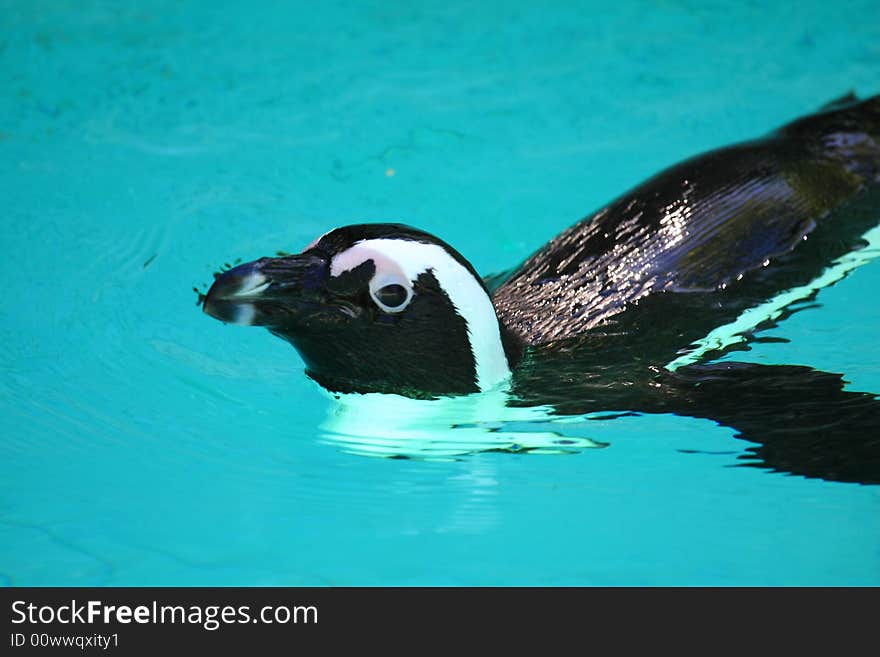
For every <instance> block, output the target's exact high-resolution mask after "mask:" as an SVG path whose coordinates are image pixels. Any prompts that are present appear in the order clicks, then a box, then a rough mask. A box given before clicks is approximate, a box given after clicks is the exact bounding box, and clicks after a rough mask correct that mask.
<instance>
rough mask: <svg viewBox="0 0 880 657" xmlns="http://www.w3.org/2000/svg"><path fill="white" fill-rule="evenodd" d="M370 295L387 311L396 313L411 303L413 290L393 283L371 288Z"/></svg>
mask: <svg viewBox="0 0 880 657" xmlns="http://www.w3.org/2000/svg"><path fill="white" fill-rule="evenodd" d="M370 295H371V296H372V297H373V301H375V302H376V305H377V306H379V308H381V309H382V310H384V311H385V312H389V313H396V312H400V311H401V310H403V309H404V308H405V307H406V305H407V303H409V300H410V298H411V297H412V291H411V290H410V289H409V288H406V287H404V286H403V285H399V284H398V283H391V284H389V285H383V286H382V287H380V288H377V289H372V288H370Z"/></svg>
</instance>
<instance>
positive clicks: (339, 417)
mask: <svg viewBox="0 0 880 657" xmlns="http://www.w3.org/2000/svg"><path fill="white" fill-rule="evenodd" d="M508 400H509V395H508V393H507V392H506V391H505V390H504V389H495V390H491V391H488V392H484V393H480V394H475V395H467V396H462V397H444V398H440V399H432V400H419V399H409V398H407V397H402V396H400V395H387V394H380V393H370V394H365V395H358V394H352V395H334V398H333V402H332V403H331V405H330V408H329V410H328V412H327V418H326V420H325V421H324V422H323V423H322V425H321V429H322V431H323V433H322V434H321V435H322V437H323V438H324V439H325V440H326V441H328V442H331V443H335V444H338V445H340V446H341V447H342V449H343V450H344V451H346V452H349V453H353V454H361V455H367V456H382V457H387V458H416V459H424V460H450V459H454V458H455V457H458V456H462V455H465V454H472V453H475V452H486V451H503V452H528V453H532V454H565V453H572V452H578V451H581V450H583V449H593V448H598V447H606V446H607V443H602V442H598V441H595V440H593V439H591V438H587V437H583V436H577V435H573V432H572V427H573V426H574V425H573V424H572V423H573V422H576V421H577V420H578V419H579V418H572V417H565V418H561V417H559V416H553V415H551V413H550V411H551V408H550V407H549V406H534V407H530V408H513V407H510V406H508V405H507V402H508ZM583 419H585V420H586V419H587V418H586V416H584V418H583ZM565 429H567V430H565Z"/></svg>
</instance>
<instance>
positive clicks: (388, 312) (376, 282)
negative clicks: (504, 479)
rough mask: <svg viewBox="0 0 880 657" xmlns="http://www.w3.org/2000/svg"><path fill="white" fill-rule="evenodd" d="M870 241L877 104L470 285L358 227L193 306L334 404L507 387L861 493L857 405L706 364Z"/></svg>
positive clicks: (802, 370)
mask: <svg viewBox="0 0 880 657" xmlns="http://www.w3.org/2000/svg"><path fill="white" fill-rule="evenodd" d="M878 223H880V96H874V97H872V98H869V99H866V100H858V99H857V98H856V97H855V96H853V95H849V96H846V97H844V98H841V99H839V100H837V101H834V102H832V103H829V104H828V105H826V106H825V107H823V108H822V109H821V110H820V111H818V112H817V113H815V114H811V115H808V116H806V117H803V118H801V119H798V120H796V121H793V122H791V123H788V124H786V125H785V126H783V127H781V128H779V129H778V130H776V131H774V132H772V133H770V134H769V135H767V136H765V137H763V138H760V139H756V140H753V141H749V142H744V143H741V144H736V145H733V146H729V147H725V148H721V149H718V150H714V151H711V152H709V153H705V154H703V155H699V156H696V157H694V158H691V159H689V160H686V161H685V162H682V163H680V164H678V165H675V166H673V167H671V168H669V169H666V170H664V171H662V172H660V173H659V174H657V175H655V176H654V177H652V178H651V179H649V180H648V181H646V182H644V183H642V184H641V185H639V186H637V187H636V188H634V189H633V190H631V191H629V192H627V193H625V194H624V195H622V196H621V197H619V198H618V199H616V200H615V201H612V202H611V203H610V204H608V205H607V206H605V207H604V208H602V209H600V210H599V211H598V212H596V213H594V214H592V215H590V216H588V217H586V218H585V219H583V220H582V221H580V222H578V223H577V224H575V225H574V226H572V227H571V228H569V229H568V230H566V231H565V232H563V233H562V234H560V235H559V236H557V237H556V238H554V239H553V240H551V241H550V242H549V243H548V244H546V245H545V246H544V247H542V248H541V249H539V250H538V251H537V252H536V253H535V254H533V255H532V256H531V257H529V258H527V259H526V260H525V262H524V263H523V264H522V265H521V266H519V267H518V268H516V269H515V270H513V271H511V272H509V273H506V274H504V275H501V276H496V277H493V278H492V279H487V281H484V280H483V279H481V278H480V276H479V275H478V274H477V272H476V271H475V270H474V268H473V267H472V266H471V264H470V263H469V262H468V261H467V260H466V259H465V258H464V257H463V256H462V255H461V254H460V253H459V252H458V251H456V250H455V249H454V248H453V247H452V246H450V245H449V244H447V243H445V242H443V241H442V240H441V239H439V238H437V237H435V236H433V235H430V234H428V233H425V232H423V231H420V230H417V229H414V228H410V227H407V226H403V225H400V224H360V225H352V226H346V227H342V228H337V229H335V230H331V231H330V232H328V233H326V234H324V235H322V236H321V237H319V238H318V239H316V240H315V241H314V242H313V243H312V244H310V245H309V246H307V247H306V248H305V249H304V250H303V251H302V252H301V253H299V254H296V255H292V256H284V257H277V258H261V259H259V260H256V261H254V262H251V263H247V264H244V265H240V266H238V267H235V268H233V269H230V270H228V271H226V272H224V273H222V274H220V275H219V276H218V277H217V278H216V280H215V282H214V284H213V286H212V287H211V289H210V290H209V292H208V294H207V295H205V297H204V298H203V300H202V301H203V308H204V311H205V312H206V313H208V314H209V315H211V316H213V317H215V318H217V319H219V320H221V321H224V322H228V323H237V324H245V325H255V326H264V327H266V328H268V329H269V331H271V332H272V333H273V334H275V335H277V336H278V337H281V338H282V339H285V340H287V341H288V342H290V343H291V344H292V345H293V346H294V347H295V348H296V349H297V351H298V352H299V353H300V355H301V356H302V358H303V361H304V363H305V366H306V372H307V374H308V375H309V376H310V377H311V378H313V379H314V380H316V381H317V382H318V383H319V384H320V385H321V386H323V387H324V388H326V389H327V390H329V391H332V392H334V393H389V394H396V395H402V396H404V397H412V398H417V399H424V398H428V399H432V398H436V397H445V396H456V395H468V394H471V393H478V392H486V391H490V390H493V389H497V388H498V387H500V386H507V387H508V388H509V390H510V400H511V401H510V404H511V405H513V406H524V407H528V406H537V405H550V406H552V407H553V408H554V409H555V412H557V413H560V414H572V415H574V414H584V413H591V412H596V411H619V412H622V413H626V412H649V413H653V412H672V413H677V414H681V415H689V416H694V417H706V418H710V419H713V420H715V421H717V422H720V423H722V424H725V425H728V426H731V427H733V428H735V429H736V430H737V431H738V432H739V436H740V437H743V438H746V439H749V440H752V441H754V442H757V443H759V447H758V448H755V449H754V450H753V451H754V452H755V455H756V458H758V460H759V461H760V463H761V465H763V466H764V467H769V468H772V469H777V470H783V471H786V472H797V473H799V474H804V475H806V476H818V477H824V478H829V479H837V480H843V481H860V482H864V483H868V482H873V483H877V482H880V412H878V411H880V402H877V401H876V399H875V397H874V395H871V394H868V393H856V392H850V391H845V390H844V389H843V382H842V380H841V378H840V376H839V375H834V374H828V373H824V372H816V371H815V370H811V369H809V368H807V367H796V366H763V365H753V364H745V363H731V362H723V363H707V361H709V360H712V359H715V358H717V357H719V356H721V355H724V354H725V353H728V352H729V351H730V350H732V349H741V348H743V345H744V344H745V343H746V342H747V340H748V339H749V338H750V337H751V336H752V334H753V332H754V331H755V330H756V329H759V328H760V327H762V326H766V325H767V324H768V323H772V322H775V321H778V320H779V319H781V318H783V317H784V316H785V315H786V314H789V313H790V312H792V308H793V304H796V303H798V302H804V301H808V300H810V299H812V298H813V297H814V296H815V294H816V292H817V291H818V289H820V288H821V287H823V286H825V285H828V284H831V283H833V282H835V281H836V280H838V279H839V278H841V277H842V276H844V275H845V274H846V272H847V271H849V269H852V268H853V267H855V266H857V264H861V262H862V261H864V260H865V259H866V258H864V257H863V258H861V259H859V258H854V257H853V254H854V253H858V252H859V250H860V249H863V248H864V247H865V246H866V244H867V241H870V239H871V238H872V237H876V236H875V235H874V234H875V233H877V232H878V231H877V226H878ZM866 240H867V241H866ZM725 327H727V329H726V330H727V332H726V333H725ZM707 336H708V339H707ZM701 340H702V342H701ZM755 401H762V402H763V403H761V404H757V403H753V402H755ZM768 402H771V403H770V404H768ZM768 405H769V406H772V407H773V408H775V409H777V410H778V412H777V413H773V414H768V412H767V410H766V409H767V407H768ZM758 408H763V409H764V411H763V412H760V411H757V410H756V409H758ZM792 409H794V410H792ZM792 412H794V413H795V414H796V415H798V416H799V417H801V418H802V419H803V422H801V424H803V436H806V438H805V439H804V440H801V441H800V442H799V439H798V436H797V435H795V434H796V433H797V432H796V431H794V432H793V431H792V430H791V429H792V427H791V423H790V422H786V421H785V419H784V418H786V417H789V418H790V414H791V413H792ZM823 423H824V424H823ZM808 424H809V426H808ZM823 426H824V427H829V426H831V427H832V428H831V429H829V430H828V434H827V435H825V437H826V438H830V435H831V433H833V434H834V435H835V436H836V437H837V438H839V437H840V434H841V433H843V434H845V435H846V436H848V437H849V439H848V440H845V441H843V442H841V441H840V440H830V439H829V440H824V439H823V435H824V434H822V431H823V429H822V427H823ZM817 427H818V428H817ZM774 432H775V433H774ZM803 436H802V437H803ZM859 436H861V437H859ZM761 450H763V451H761ZM817 455H818V456H817Z"/></svg>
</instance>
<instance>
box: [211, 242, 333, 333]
mask: <svg viewBox="0 0 880 657" xmlns="http://www.w3.org/2000/svg"><path fill="white" fill-rule="evenodd" d="M326 274H327V263H326V261H325V260H324V259H323V258H321V257H319V256H316V255H313V254H299V255H295V256H285V257H283V258H260V259H259V260H255V261H253V262H248V263H246V264H244V265H239V266H237V267H233V268H232V269H230V270H229V271H226V272H223V273H222V274H219V275H216V278H215V280H214V284H213V285H212V286H211V289H210V290H208V294H207V295H206V296H205V298H204V301H203V303H204V305H203V310H204V311H205V312H206V313H207V314H208V315H210V316H211V317H213V318H215V319H219V320H220V321H221V322H226V323H228V324H242V325H245V326H269V327H271V326H273V325H276V324H277V323H279V322H281V321H289V320H290V319H292V318H295V317H296V316H298V315H301V314H303V313H304V312H306V311H307V310H308V309H310V308H314V307H315V306H316V304H318V303H320V298H319V294H318V291H319V290H320V288H321V283H322V282H323V280H324V278H325V277H326Z"/></svg>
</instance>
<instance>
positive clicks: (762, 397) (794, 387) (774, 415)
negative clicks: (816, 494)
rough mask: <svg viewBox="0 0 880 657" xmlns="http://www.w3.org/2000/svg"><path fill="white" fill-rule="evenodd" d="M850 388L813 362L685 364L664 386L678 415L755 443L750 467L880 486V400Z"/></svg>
mask: <svg viewBox="0 0 880 657" xmlns="http://www.w3.org/2000/svg"><path fill="white" fill-rule="evenodd" d="M844 385H845V381H844V380H843V377H842V376H841V375H840V374H833V373H829V372H821V371H818V370H814V369H811V368H809V367H803V366H792V365H758V364H753V363H736V362H726V363H714V364H710V365H694V366H690V367H686V368H682V369H681V370H679V371H678V372H676V373H675V374H674V375H672V376H671V377H670V378H669V379H668V380H667V381H666V382H665V384H664V387H666V389H667V390H666V393H667V395H668V396H671V398H672V401H671V402H670V408H669V410H671V411H672V412H674V413H676V414H678V415H686V416H690V417H698V418H706V419H710V420H713V421H715V422H717V423H718V424H720V425H723V426H727V427H730V428H732V429H734V430H735V431H736V432H737V437H738V438H741V439H743V440H748V441H750V442H753V443H755V445H754V446H750V447H748V448H747V452H748V454H747V455H744V456H743V457H741V458H742V459H743V461H744V462H743V465H746V466H752V467H759V468H766V469H769V470H773V471H777V472H787V473H791V474H796V475H801V476H804V477H810V478H820V479H826V480H830V481H841V482H854V483H862V484H880V400H878V398H877V396H876V395H873V394H870V393H866V392H855V391H850V390H846V389H845V388H844ZM670 393H671V395H670Z"/></svg>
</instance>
